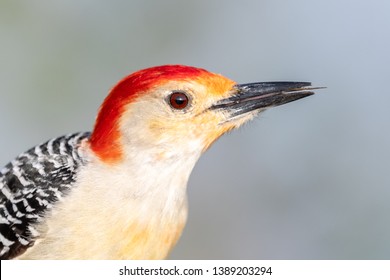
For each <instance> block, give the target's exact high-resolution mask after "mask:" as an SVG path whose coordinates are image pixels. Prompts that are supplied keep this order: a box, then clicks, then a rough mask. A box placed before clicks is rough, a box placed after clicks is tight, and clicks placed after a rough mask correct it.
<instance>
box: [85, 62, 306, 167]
mask: <svg viewBox="0 0 390 280" xmlns="http://www.w3.org/2000/svg"><path fill="white" fill-rule="evenodd" d="M311 89H313V88H310V83H305V82H265V83H264V82H263V83H250V84H237V83H236V82H234V81H232V80H230V79H228V78H225V77H223V76H221V75H219V74H214V73H211V72H208V71H206V70H204V69H200V68H195V67H189V66H183V65H165V66H158V67H152V68H148V69H145V70H141V71H138V72H135V73H133V74H131V75H129V76H127V77H125V78H124V79H123V80H121V81H120V82H119V83H118V84H117V85H116V86H115V87H114V88H113V89H112V90H111V92H110V94H109V95H108V96H107V98H106V99H105V101H104V102H103V104H102V106H101V108H100V110H99V113H98V116H97V119H96V123H95V127H94V130H93V133H92V135H91V139H90V145H91V149H92V150H93V151H94V152H95V154H96V155H97V156H98V157H99V158H100V159H101V160H102V161H104V162H106V163H115V162H118V161H121V160H122V159H124V157H126V155H128V154H132V153H133V152H136V151H137V152H140V151H144V152H145V153H146V152H147V153H149V155H150V153H152V154H153V157H154V158H156V159H172V160H175V158H177V157H178V156H180V155H183V154H187V155H194V156H195V157H199V156H200V155H201V153H202V152H203V151H205V150H206V149H207V148H208V147H209V146H210V145H211V144H212V143H213V142H214V141H215V140H217V139H218V138H219V137H220V136H221V135H223V134H224V133H226V132H228V131H230V130H232V129H234V128H237V127H239V126H240V125H242V124H243V123H245V122H247V121H249V120H251V119H252V118H253V117H255V116H256V115H257V114H258V113H259V112H261V111H263V110H265V109H266V108H269V107H274V106H278V105H282V104H285V103H288V102H291V101H294V100H297V99H300V98H303V97H306V96H309V95H312V94H313V92H312V91H311Z"/></svg>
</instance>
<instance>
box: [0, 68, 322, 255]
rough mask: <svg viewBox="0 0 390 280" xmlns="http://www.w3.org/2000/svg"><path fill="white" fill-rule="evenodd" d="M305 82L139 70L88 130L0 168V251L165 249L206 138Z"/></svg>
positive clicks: (307, 90)
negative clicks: (243, 80) (248, 80)
mask: <svg viewBox="0 0 390 280" xmlns="http://www.w3.org/2000/svg"><path fill="white" fill-rule="evenodd" d="M313 89H315V88H313V87H311V84H310V83H307V82H260V83H249V84H237V83H235V82H234V81H232V80H230V79H228V78H225V77H223V76H222V75H219V74H214V73H211V72H208V71H206V70H204V69H201V68H195V67H190V66H184V65H164V66H157V67H152V68H148V69H144V70H140V71H138V72H135V73H133V74H130V75H129V76H127V77H125V78H124V79H122V80H121V81H120V82H119V83H118V84H117V85H116V86H114V87H113V88H112V90H111V91H110V93H109V95H108V96H107V97H106V99H105V100H104V102H103V104H102V105H101V107H100V109H99V111H98V115H97V118H96V122H95V125H94V128H93V130H92V132H91V133H89V132H86V133H75V134H68V135H65V136H62V137H59V138H55V139H52V140H50V141H48V142H46V143H43V144H40V145H38V146H36V147H33V148H31V149H30V150H28V151H27V152H25V153H22V154H20V155H19V156H18V157H16V158H15V159H14V160H13V161H11V162H10V163H9V164H8V165H6V166H5V167H4V168H3V169H2V170H1V172H0V219H1V220H0V257H1V259H12V258H15V259H117V260H118V259H163V258H165V257H166V256H167V255H168V253H169V252H170V250H171V249H172V247H173V246H174V245H175V243H176V242H177V240H178V238H179V237H180V235H181V232H182V230H183V227H184V225H185V223H186V218H187V196H186V186H187V181H188V178H189V176H190V173H191V171H192V169H193V167H194V165H195V163H196V162H197V160H198V159H199V157H200V156H201V154H202V153H203V152H204V151H206V150H207V148H208V147H209V146H210V145H211V144H212V143H213V142H214V141H215V140H217V139H218V138H219V137H220V136H221V135H223V134H225V133H226V132H228V131H230V130H232V129H234V128H237V127H239V126H241V125H242V124H244V123H246V122H247V121H249V120H251V119H252V118H254V117H255V116H256V115H258V114H259V113H260V112H262V111H264V110H265V109H267V108H270V107H274V106H278V105H282V104H285V103H288V102H291V101H294V100H298V99H300V98H303V97H306V96H309V95H312V94H313V93H314V92H313V91H312V90H313Z"/></svg>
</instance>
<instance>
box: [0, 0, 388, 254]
mask: <svg viewBox="0 0 390 280" xmlns="http://www.w3.org/2000/svg"><path fill="white" fill-rule="evenodd" d="M389 11H390V2H389V1H386V0H383V1H380V0H373V1H336V0H326V1H325V0H324V1H309V0H306V1H305V0H296V1H282V0H269V1H267V0H264V1H252V0H242V1H213V0H212V1H210V0H201V1H199V0H196V1H195V0H193V1H180V0H167V1H141V0H138V1H105V2H103V1H92V0H85V1H49V0H37V1H12V0H2V1H1V2H0V131H1V137H0V165H1V166H3V165H5V164H6V163H7V162H8V161H9V160H11V159H13V158H14V157H15V156H16V155H17V154H19V153H20V152H23V151H25V150H26V149H28V148H30V147H31V146H33V145H35V144H38V143H40V142H42V141H45V140H47V139H49V138H52V137H55V136H60V135H62V134H65V133H69V132H76V131H85V130H90V129H91V127H92V125H93V121H94V118H95V115H96V111H97V108H98V107H99V105H100V103H101V102H102V100H103V99H104V97H105V96H106V94H107V92H108V90H109V89H110V88H111V87H112V86H113V85H114V84H115V83H116V82H117V81H118V80H119V79H120V78H122V77H123V76H125V75H127V74H129V73H131V72H133V71H136V70H138V69H142V68H145V67H149V66H154V65H161V64H176V63H180V64H187V65H193V66H199V67H203V68H206V69H208V70H210V71H213V72H217V73H221V74H224V75H225V76H227V77H230V78H232V79H234V80H236V81H237V82H240V83H246V82H256V81H275V80H288V81H289V80H293V81H310V82H312V83H313V84H314V85H315V86H326V87H327V89H323V90H321V91H318V94H317V95H315V96H311V97H309V98H306V99H303V100H300V101H297V102H294V103H291V104H288V105H284V106H281V107H278V108H275V109H272V110H269V111H267V112H266V113H264V114H263V115H262V116H261V117H259V118H258V119H257V120H255V121H254V122H252V123H250V124H248V125H247V126H245V127H244V128H241V129H240V130H238V131H235V132H233V133H231V134H229V135H226V136H224V137H223V138H222V139H220V140H219V141H218V142H217V143H216V144H215V145H214V146H213V147H212V148H211V149H210V150H209V151H208V152H207V153H206V154H205V155H204V156H203V157H202V158H201V160H200V161H199V163H198V164H197V166H196V168H195V170H194V172H193V174H192V176H191V179H190V182H189V203H190V214H189V220H188V224H187V227H186V229H185V231H184V234H183V236H182V238H181V240H180V241H179V243H178V246H177V247H176V248H175V249H174V250H173V252H172V254H171V256H170V258H172V259H389V258H390V109H389V108H390V105H389V104H390V90H389V83H388V81H389V79H390V68H389V67H390V66H389V65H390V51H389V50H390V17H389Z"/></svg>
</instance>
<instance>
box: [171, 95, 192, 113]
mask: <svg viewBox="0 0 390 280" xmlns="http://www.w3.org/2000/svg"><path fill="white" fill-rule="evenodd" d="M168 102H169V105H171V107H172V108H173V109H176V110H183V109H185V108H187V107H188V105H189V103H190V98H189V97H188V95H187V94H186V93H185V92H182V91H173V92H172V93H171V94H170V95H169V96H168Z"/></svg>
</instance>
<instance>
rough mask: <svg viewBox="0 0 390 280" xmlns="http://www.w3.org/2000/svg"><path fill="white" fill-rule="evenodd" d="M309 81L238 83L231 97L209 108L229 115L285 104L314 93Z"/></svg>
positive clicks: (233, 115)
mask: <svg viewBox="0 0 390 280" xmlns="http://www.w3.org/2000/svg"><path fill="white" fill-rule="evenodd" d="M310 86H311V83H306V82H265V83H251V84H238V85H235V86H234V89H233V90H234V91H235V92H236V93H235V94H234V95H233V96H232V97H229V98H226V99H222V100H220V101H218V102H217V103H216V104H214V105H213V106H211V108H210V109H213V110H217V109H223V110H227V111H229V113H230V114H231V115H230V117H235V116H238V115H241V114H244V113H247V112H251V111H254V110H259V109H266V108H270V107H275V106H279V105H282V104H286V103H289V102H292V101H295V100H298V99H301V98H304V97H306V96H310V95H312V94H314V92H313V91H311V90H313V89H319V88H313V87H310Z"/></svg>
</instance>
